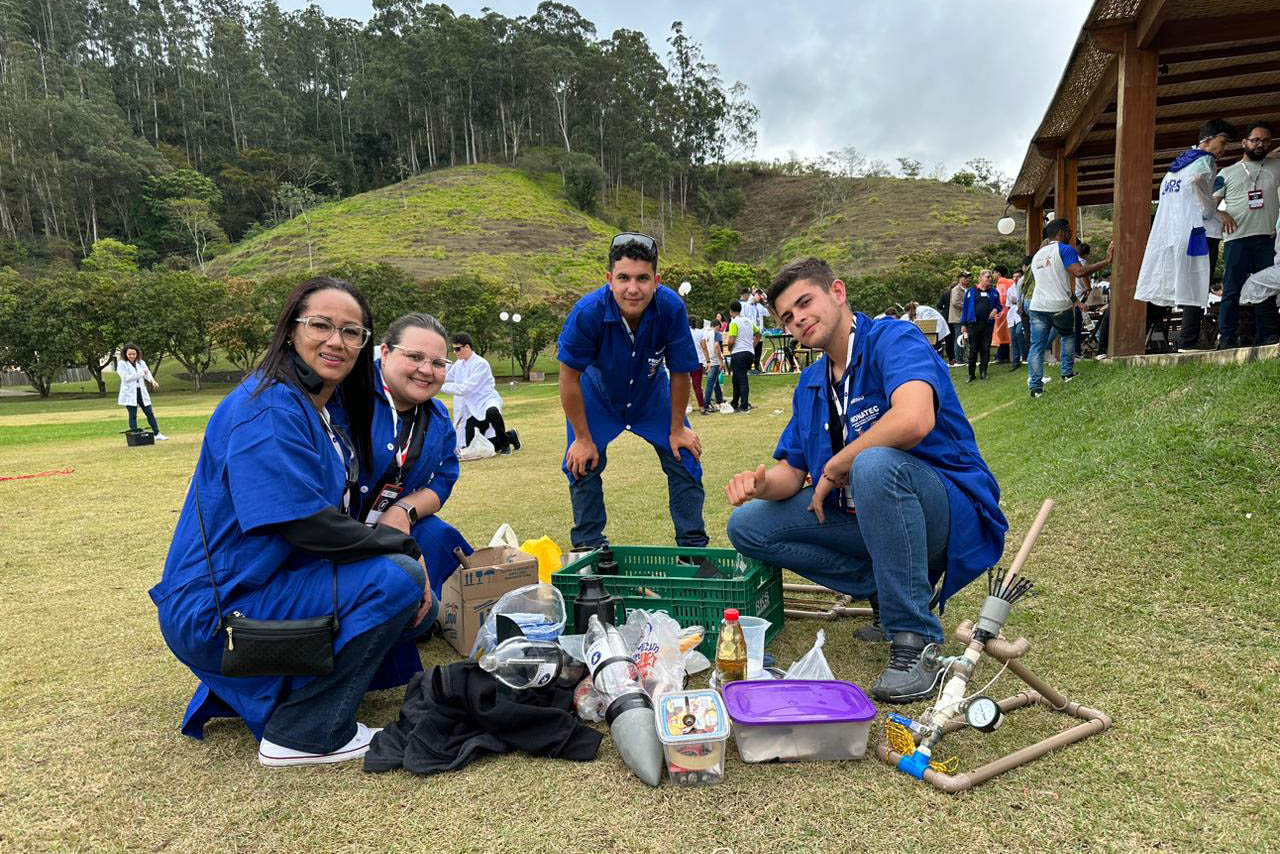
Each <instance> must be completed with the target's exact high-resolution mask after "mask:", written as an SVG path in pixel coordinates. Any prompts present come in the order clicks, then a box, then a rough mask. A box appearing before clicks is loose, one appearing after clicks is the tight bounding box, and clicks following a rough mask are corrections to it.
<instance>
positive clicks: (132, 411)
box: [125, 391, 160, 433]
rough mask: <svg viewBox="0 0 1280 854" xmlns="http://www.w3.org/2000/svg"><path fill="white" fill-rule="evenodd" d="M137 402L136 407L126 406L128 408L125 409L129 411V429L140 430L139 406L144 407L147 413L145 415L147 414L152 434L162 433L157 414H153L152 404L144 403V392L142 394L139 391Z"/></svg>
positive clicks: (143, 409)
mask: <svg viewBox="0 0 1280 854" xmlns="http://www.w3.org/2000/svg"><path fill="white" fill-rule="evenodd" d="M136 401H137V403H136V405H134V406H126V407H125V409H127V410H128V411H129V429H130V430H137V429H138V407H139V406H141V407H142V411H143V412H145V413H146V414H147V423H148V424H150V425H151V432H152V433H159V432H160V428H159V427H157V426H156V414H155V413H154V412H152V411H151V405H150V404H147V403H143V402H142V392H141V391H139V392H138V396H137V398H136Z"/></svg>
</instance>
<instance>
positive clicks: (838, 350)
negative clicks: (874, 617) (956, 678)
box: [725, 258, 1009, 703]
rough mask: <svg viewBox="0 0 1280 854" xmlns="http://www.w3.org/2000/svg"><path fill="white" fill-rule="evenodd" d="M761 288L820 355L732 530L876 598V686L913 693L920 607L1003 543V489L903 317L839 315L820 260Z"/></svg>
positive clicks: (850, 590) (925, 692) (754, 552)
mask: <svg viewBox="0 0 1280 854" xmlns="http://www.w3.org/2000/svg"><path fill="white" fill-rule="evenodd" d="M768 299H769V305H770V307H771V308H772V309H773V313H774V315H775V316H777V318H778V319H779V320H780V321H781V322H782V324H783V326H784V327H785V328H786V330H787V331H788V332H790V333H791V334H792V335H794V336H795V338H796V341H797V342H799V343H800V344H801V345H803V346H806V347H813V348H815V349H820V350H822V351H823V353H824V358H821V359H819V360H818V361H816V362H814V363H813V364H812V365H810V366H809V367H808V368H806V369H805V371H804V373H803V374H801V375H800V381H799V384H798V385H797V386H796V391H795V394H794V396H793V397H792V413H791V421H790V422H789V423H788V424H787V426H786V429H784V430H783V431H782V436H781V437H780V438H779V440H778V446H777V449H776V450H775V451H774V454H773V456H774V458H775V459H776V460H778V464H777V465H775V466H773V467H772V468H766V467H765V466H764V465H763V464H761V465H760V466H759V467H757V468H756V469H755V471H744V472H742V473H741V474H739V475H737V476H736V477H734V478H733V479H732V480H731V481H730V482H729V485H728V486H727V487H726V488H725V492H726V494H727V495H728V497H729V501H730V503H731V504H733V505H734V506H735V507H738V509H737V510H735V511H734V512H733V515H732V516H731V517H730V518H729V539H730V541H732V543H733V545H734V547H735V548H736V549H737V550H738V551H740V552H742V553H743V554H745V555H747V556H749V557H754V558H757V559H759V560H763V561H766V562H769V563H773V564H777V565H779V566H783V567H786V568H787V569H790V570H792V571H794V572H798V573H800V574H801V575H803V576H805V577H806V578H809V579H812V580H813V581H816V582H818V583H819V584H824V585H826V586H827V587H830V588H832V589H833V590H838V591H840V592H842V593H847V594H849V595H851V596H855V597H857V598H860V599H869V598H871V597H872V596H873V595H874V596H875V597H877V599H878V602H879V617H880V621H881V623H882V625H883V627H884V632H885V634H886V635H887V636H888V637H889V638H890V639H891V644H890V648H889V650H890V651H889V666H888V668H887V669H886V670H885V671H884V673H883V674H882V675H881V676H880V679H879V680H878V681H877V682H876V684H875V686H874V687H873V688H872V689H871V690H872V693H873V694H874V695H875V696H876V697H877V698H878V699H880V700H884V701H887V702H891V703H899V702H902V703H905V702H911V701H914V700H919V699H923V698H925V697H927V696H929V695H930V694H931V692H932V691H933V690H934V688H935V686H936V681H937V678H938V673H937V672H934V671H930V670H928V669H926V668H925V667H924V666H923V664H922V661H921V659H922V653H923V651H924V648H925V646H926V645H927V644H928V643H930V642H934V643H942V642H943V640H944V636H943V632H942V624H941V623H940V622H939V620H938V617H937V616H935V615H934V614H933V613H932V610H931V606H932V604H933V603H934V601H935V600H936V602H937V604H938V606H939V611H941V608H942V606H943V605H945V603H946V600H947V598H948V597H949V596H950V595H951V594H952V593H954V592H956V591H957V590H959V589H960V588H962V587H964V586H965V585H966V584H968V583H969V582H970V581H972V580H973V579H974V578H976V577H977V576H978V575H979V574H981V573H982V572H983V571H984V570H986V569H987V568H988V567H991V566H994V565H995V564H996V563H997V562H998V561H999V560H1000V555H1001V553H1002V552H1003V551H1004V535H1005V532H1006V531H1007V530H1008V528H1009V525H1008V523H1007V522H1006V521H1005V518H1004V514H1003V513H1001V512H1000V507H999V500H1000V488H999V486H997V485H996V480H995V477H994V476H993V475H992V474H991V470H990V469H988V468H987V464H986V463H985V462H983V460H982V456H981V455H980V454H979V453H978V446H977V443H976V442H975V440H974V435H973V429H972V428H971V427H970V426H969V422H968V420H967V419H966V418H965V415H964V411H963V410H962V409H961V408H960V402H959V400H958V399H957V398H956V392H955V388H954V387H953V386H952V384H951V377H950V374H949V371H948V369H947V366H946V364H944V363H943V361H942V359H941V358H940V357H939V356H938V354H937V353H936V352H935V351H934V349H933V348H932V347H931V346H930V345H929V342H928V341H926V340H925V338H924V335H922V334H921V332H920V330H919V329H917V328H916V326H915V325H914V324H910V323H899V322H897V321H895V320H893V319H892V318H885V319H882V320H873V319H871V318H869V317H867V316H866V315H864V314H861V313H854V312H853V311H851V310H850V309H849V305H848V303H847V302H846V301H845V285H844V283H843V282H841V281H840V280H839V279H837V278H836V277H835V275H834V274H833V273H832V272H831V268H830V267H829V266H828V265H827V263H826V262H825V261H821V260H819V259H817V258H807V259H804V260H802V261H796V262H794V263H792V264H790V265H788V266H787V267H785V268H783V269H782V271H781V272H779V273H778V275H777V276H776V277H775V278H774V280H773V284H772V285H771V286H770V288H769V296H768ZM806 478H812V481H813V483H812V485H810V486H806V485H805V481H806ZM939 579H941V587H940V588H939V589H938V592H937V593H936V595H935V592H934V587H935V585H937V584H938V583H939Z"/></svg>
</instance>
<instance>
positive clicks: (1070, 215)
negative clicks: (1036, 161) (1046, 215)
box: [1053, 148, 1080, 238]
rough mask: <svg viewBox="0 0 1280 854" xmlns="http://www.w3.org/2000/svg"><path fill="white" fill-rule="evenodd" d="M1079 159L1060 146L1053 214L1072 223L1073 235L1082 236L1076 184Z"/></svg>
mask: <svg viewBox="0 0 1280 854" xmlns="http://www.w3.org/2000/svg"><path fill="white" fill-rule="evenodd" d="M1077 163H1078V161H1077V160H1076V159H1075V158H1074V157H1068V156H1067V152H1066V149H1063V148H1059V149H1058V154H1057V180H1056V181H1055V182H1054V187H1053V208H1054V211H1053V215H1054V217H1055V218H1056V219H1065V220H1066V221H1067V222H1069V223H1071V235H1072V237H1074V238H1078V237H1079V236H1080V206H1079V205H1078V204H1077V203H1076V186H1077V184H1078V181H1077V174H1078V173H1077V170H1076V165H1077Z"/></svg>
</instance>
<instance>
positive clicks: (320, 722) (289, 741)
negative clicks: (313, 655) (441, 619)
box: [262, 555, 440, 753]
mask: <svg viewBox="0 0 1280 854" xmlns="http://www.w3.org/2000/svg"><path fill="white" fill-rule="evenodd" d="M387 557H389V558H391V559H392V560H394V561H395V562H396V563H397V564H398V565H399V566H400V567H401V568H402V569H403V570H404V571H405V572H407V573H409V574H410V575H412V576H413V578H414V579H415V580H416V581H417V582H418V583H419V584H420V585H421V586H422V587H423V589H424V590H425V589H426V585H427V575H426V573H424V572H423V571H422V567H421V566H420V565H419V564H418V562H417V561H416V560H414V559H412V558H410V557H408V556H406V555H387ZM338 571H339V572H341V571H342V570H341V568H339V570H338ZM417 610H418V606H417V605H414V606H412V607H410V608H408V609H406V610H405V611H402V612H401V613H399V614H397V615H395V616H394V617H392V618H391V619H390V620H387V621H386V622H385V623H383V624H382V625H380V626H376V627H374V628H372V629H370V630H369V631H367V632H364V633H363V634H359V635H356V636H355V637H354V638H352V639H351V640H349V641H347V643H346V645H345V646H343V647H342V649H341V650H340V651H339V652H338V654H337V655H335V656H334V657H333V672H332V673H330V674H329V675H328V676H317V677H316V678H315V679H312V680H311V681H310V682H308V683H307V684H305V685H303V686H302V687H301V688H299V689H298V690H296V691H293V692H292V693H290V694H289V696H288V697H286V698H285V700H284V701H283V702H282V703H280V705H278V706H276V708H275V711H273V712H272V713H271V718H270V719H269V720H268V721H267V727H266V729H265V730H264V731H263V733H262V737H263V738H265V739H266V740H267V741H270V742H272V743H273V744H278V745H280V746H281V747H288V748H290V749H292V750H302V751H305V752H307V753H332V752H333V751H335V750H337V749H338V748H339V747H342V745H344V744H346V743H347V742H348V741H350V740H351V739H352V738H353V737H354V736H355V734H356V710H357V709H358V708H359V707H360V701H361V700H363V699H364V695H365V692H367V691H368V690H369V683H370V682H371V681H372V680H373V676H374V674H375V673H377V671H378V668H379V666H381V664H382V660H383V659H384V658H385V657H386V655H387V653H388V652H389V651H390V650H391V648H392V647H393V646H395V644H397V643H399V642H400V641H401V640H402V639H407V638H415V637H418V636H420V635H422V634H424V633H425V632H426V631H427V630H428V629H430V628H431V626H432V625H433V624H434V623H435V621H436V616H437V615H438V614H439V612H440V600H439V599H435V600H434V601H433V603H432V605H431V610H430V612H428V614H427V616H426V617H425V618H424V619H423V621H422V622H421V623H419V624H418V625H417V626H411V625H409V623H410V621H412V619H413V615H414V614H415V613H417Z"/></svg>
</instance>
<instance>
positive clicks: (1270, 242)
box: [1218, 234, 1280, 347]
mask: <svg viewBox="0 0 1280 854" xmlns="http://www.w3.org/2000/svg"><path fill="white" fill-rule="evenodd" d="M1225 243H1226V249H1225V250H1224V252H1223V258H1222V305H1221V307H1220V308H1219V309H1218V334H1219V337H1218V346H1220V347H1234V346H1236V343H1237V338H1236V335H1237V332H1238V331H1239V328H1240V290H1241V289H1242V288H1243V287H1244V283H1245V280H1246V279H1248V278H1249V277H1250V276H1252V275H1253V274H1254V273H1256V272H1258V271H1259V270H1265V269H1266V268H1267V267H1270V266H1271V265H1272V264H1273V263H1275V238H1273V237H1269V236H1267V235H1265V234H1258V235H1254V236H1253V237H1240V238H1237V239H1236V240H1227V241H1225ZM1253 317H1254V338H1253V343H1254V344H1258V343H1259V342H1269V341H1271V340H1272V339H1273V338H1275V337H1277V336H1278V335H1280V329H1278V328H1277V325H1278V324H1280V321H1277V320H1276V300H1275V299H1274V298H1272V299H1269V300H1264V301H1262V302H1261V303H1258V304H1257V305H1256V306H1254V308H1253Z"/></svg>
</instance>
